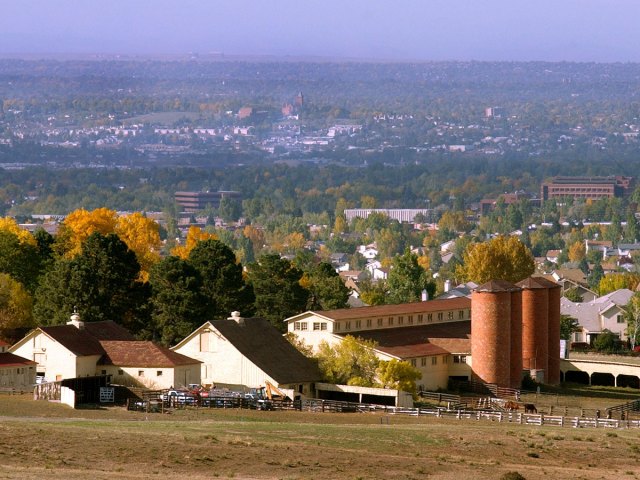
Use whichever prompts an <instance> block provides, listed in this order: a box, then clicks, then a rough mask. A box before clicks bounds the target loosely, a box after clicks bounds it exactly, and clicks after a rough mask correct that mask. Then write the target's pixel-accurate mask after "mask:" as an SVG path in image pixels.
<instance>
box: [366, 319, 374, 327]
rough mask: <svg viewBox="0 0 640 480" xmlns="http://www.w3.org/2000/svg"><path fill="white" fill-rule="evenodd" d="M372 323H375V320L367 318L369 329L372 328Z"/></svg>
mask: <svg viewBox="0 0 640 480" xmlns="http://www.w3.org/2000/svg"><path fill="white" fill-rule="evenodd" d="M371 322H373V320H371V319H370V318H367V328H371Z"/></svg>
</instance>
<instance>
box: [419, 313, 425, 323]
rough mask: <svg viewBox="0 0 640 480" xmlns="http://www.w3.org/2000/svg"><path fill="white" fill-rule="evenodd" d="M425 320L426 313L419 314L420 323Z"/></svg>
mask: <svg viewBox="0 0 640 480" xmlns="http://www.w3.org/2000/svg"><path fill="white" fill-rule="evenodd" d="M423 321H424V315H423V314H421V313H420V314H419V315H418V323H422V322H423Z"/></svg>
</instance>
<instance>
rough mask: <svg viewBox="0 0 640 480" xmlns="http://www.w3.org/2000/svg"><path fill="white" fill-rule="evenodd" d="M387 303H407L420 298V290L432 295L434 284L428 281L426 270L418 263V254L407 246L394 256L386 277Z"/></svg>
mask: <svg viewBox="0 0 640 480" xmlns="http://www.w3.org/2000/svg"><path fill="white" fill-rule="evenodd" d="M387 287H388V289H389V295H388V303H408V302H416V301H418V300H420V298H421V295H422V291H423V290H427V292H429V297H430V298H431V297H433V295H434V293H435V289H436V286H435V284H434V283H433V282H429V280H428V278H427V272H426V271H425V270H424V268H422V267H421V266H420V264H419V263H418V256H417V255H416V254H415V253H411V251H410V250H409V249H408V248H407V249H406V250H405V252H404V253H403V254H402V255H399V256H397V257H394V259H393V263H392V266H391V271H390V272H389V277H388V278H387Z"/></svg>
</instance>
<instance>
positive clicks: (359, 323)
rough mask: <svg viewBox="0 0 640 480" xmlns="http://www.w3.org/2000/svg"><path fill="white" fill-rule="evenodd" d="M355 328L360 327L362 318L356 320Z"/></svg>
mask: <svg viewBox="0 0 640 480" xmlns="http://www.w3.org/2000/svg"><path fill="white" fill-rule="evenodd" d="M356 328H362V320H356Z"/></svg>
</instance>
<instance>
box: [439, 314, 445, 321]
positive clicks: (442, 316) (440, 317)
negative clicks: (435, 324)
mask: <svg viewBox="0 0 640 480" xmlns="http://www.w3.org/2000/svg"><path fill="white" fill-rule="evenodd" d="M443 318H444V314H443V313H442V312H438V320H442V319H443Z"/></svg>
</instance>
